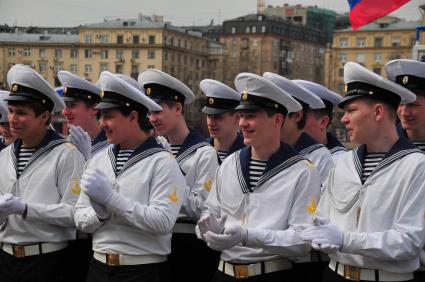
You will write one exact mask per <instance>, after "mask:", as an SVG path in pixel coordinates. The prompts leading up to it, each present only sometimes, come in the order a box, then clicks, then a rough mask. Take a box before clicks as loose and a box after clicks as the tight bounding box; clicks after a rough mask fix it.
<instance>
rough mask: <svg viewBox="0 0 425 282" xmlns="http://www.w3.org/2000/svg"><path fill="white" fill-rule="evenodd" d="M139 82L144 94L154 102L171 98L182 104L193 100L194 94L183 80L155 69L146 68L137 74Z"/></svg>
mask: <svg viewBox="0 0 425 282" xmlns="http://www.w3.org/2000/svg"><path fill="white" fill-rule="evenodd" d="M138 82H139V84H140V85H141V86H142V87H143V88H144V89H145V93H146V95H148V97H149V98H151V99H153V100H154V101H156V102H160V101H163V100H172V101H176V102H180V103H184V104H190V103H192V102H193V101H195V94H193V92H192V90H190V88H189V87H187V86H186V85H185V84H184V83H183V82H181V81H180V80H178V79H177V78H174V77H172V76H171V75H169V74H167V73H165V72H162V71H160V70H156V69H147V70H145V71H143V72H142V73H140V74H139V78H138Z"/></svg>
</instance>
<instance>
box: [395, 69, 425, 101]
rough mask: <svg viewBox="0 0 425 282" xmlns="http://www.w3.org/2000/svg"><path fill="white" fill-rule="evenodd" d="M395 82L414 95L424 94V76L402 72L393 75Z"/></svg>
mask: <svg viewBox="0 0 425 282" xmlns="http://www.w3.org/2000/svg"><path fill="white" fill-rule="evenodd" d="M395 82H396V83H397V84H400V85H401V86H403V87H405V88H407V89H409V90H410V91H412V92H413V93H415V94H416V95H421V96H425V77H419V76H415V75H410V74H402V75H398V76H396V77H395Z"/></svg>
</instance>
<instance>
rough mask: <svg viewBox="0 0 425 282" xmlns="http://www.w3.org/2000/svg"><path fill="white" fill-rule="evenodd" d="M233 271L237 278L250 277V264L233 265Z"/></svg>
mask: <svg viewBox="0 0 425 282" xmlns="http://www.w3.org/2000/svg"><path fill="white" fill-rule="evenodd" d="M233 272H234V273H235V278H236V279H246V278H248V277H249V271H248V265H245V264H240V265H233Z"/></svg>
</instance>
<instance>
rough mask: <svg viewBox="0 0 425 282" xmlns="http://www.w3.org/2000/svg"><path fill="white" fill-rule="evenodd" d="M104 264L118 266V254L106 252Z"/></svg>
mask: <svg viewBox="0 0 425 282" xmlns="http://www.w3.org/2000/svg"><path fill="white" fill-rule="evenodd" d="M106 264H107V265H109V266H118V265H120V255H119V254H113V253H107V254H106Z"/></svg>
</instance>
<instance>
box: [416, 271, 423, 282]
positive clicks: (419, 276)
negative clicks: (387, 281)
mask: <svg viewBox="0 0 425 282" xmlns="http://www.w3.org/2000/svg"><path fill="white" fill-rule="evenodd" d="M413 274H414V275H415V282H425V271H416V272H415V273H413Z"/></svg>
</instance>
